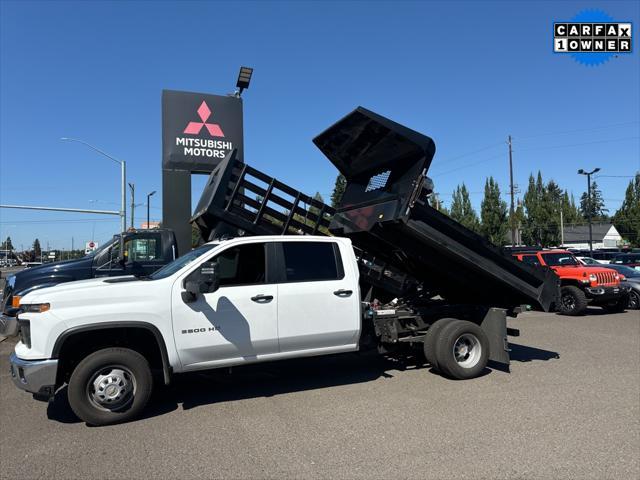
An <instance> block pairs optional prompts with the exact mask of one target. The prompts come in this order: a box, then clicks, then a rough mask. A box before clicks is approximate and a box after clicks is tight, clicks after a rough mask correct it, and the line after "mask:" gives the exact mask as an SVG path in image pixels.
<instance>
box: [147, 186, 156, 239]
mask: <svg viewBox="0 0 640 480" xmlns="http://www.w3.org/2000/svg"><path fill="white" fill-rule="evenodd" d="M155 193H156V191H155V190H154V191H153V192H151V193H148V194H147V230H148V229H150V228H151V227H150V226H149V209H150V208H151V207H150V204H151V196H152V195H153V194H155Z"/></svg>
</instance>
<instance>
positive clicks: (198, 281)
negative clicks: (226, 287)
mask: <svg viewBox="0 0 640 480" xmlns="http://www.w3.org/2000/svg"><path fill="white" fill-rule="evenodd" d="M192 277H193V278H191V279H189V280H187V281H186V282H185V285H184V289H185V290H186V291H185V292H182V300H184V302H185V303H190V302H194V301H195V300H196V298H198V294H202V293H212V292H215V291H216V290H218V287H219V286H220V281H219V279H218V265H217V263H215V262H205V263H203V264H202V265H201V266H200V269H199V270H198V271H197V272H194V274H193V275H192Z"/></svg>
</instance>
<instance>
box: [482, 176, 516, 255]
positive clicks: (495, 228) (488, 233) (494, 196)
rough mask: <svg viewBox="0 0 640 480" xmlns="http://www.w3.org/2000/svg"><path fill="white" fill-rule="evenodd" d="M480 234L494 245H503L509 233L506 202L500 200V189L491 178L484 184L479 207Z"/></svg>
mask: <svg viewBox="0 0 640 480" xmlns="http://www.w3.org/2000/svg"><path fill="white" fill-rule="evenodd" d="M480 219H481V220H482V224H481V226H480V232H481V233H482V234H483V235H484V236H485V237H486V238H487V240H489V241H490V242H491V243H493V244H494V245H498V246H501V245H504V244H505V240H506V234H507V232H508V231H509V225H508V223H507V202H505V201H504V200H502V199H501V198H500V187H499V186H498V182H496V181H495V180H494V179H493V177H489V178H488V179H487V180H486V182H485V184H484V198H483V199H482V203H481V205H480Z"/></svg>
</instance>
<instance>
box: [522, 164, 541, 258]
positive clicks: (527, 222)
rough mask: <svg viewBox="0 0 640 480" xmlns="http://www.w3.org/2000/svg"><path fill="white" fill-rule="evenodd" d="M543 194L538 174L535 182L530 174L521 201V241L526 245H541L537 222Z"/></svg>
mask: <svg viewBox="0 0 640 480" xmlns="http://www.w3.org/2000/svg"><path fill="white" fill-rule="evenodd" d="M543 194H544V186H543V185H542V176H541V174H540V172H538V181H537V182H536V180H535V178H533V173H532V174H530V175H529V185H528V187H527V191H526V192H525V194H524V198H523V201H522V205H523V207H524V211H525V217H524V223H523V225H522V240H523V242H524V243H525V244H526V245H541V243H542V239H541V236H542V235H541V232H540V228H539V221H540V210H541V208H542V197H543Z"/></svg>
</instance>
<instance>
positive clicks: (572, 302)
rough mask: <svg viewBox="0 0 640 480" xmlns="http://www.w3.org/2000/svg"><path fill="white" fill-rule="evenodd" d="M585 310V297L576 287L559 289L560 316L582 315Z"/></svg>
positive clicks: (568, 286) (569, 286) (570, 286)
mask: <svg viewBox="0 0 640 480" xmlns="http://www.w3.org/2000/svg"><path fill="white" fill-rule="evenodd" d="M586 310H587V297H586V296H585V294H584V292H583V291H582V290H580V289H579V288H578V287H574V286H573V285H567V286H565V287H562V288H561V289H560V304H559V305H558V313H560V315H569V316H576V315H582V314H583V313H584V312H585V311H586Z"/></svg>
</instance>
